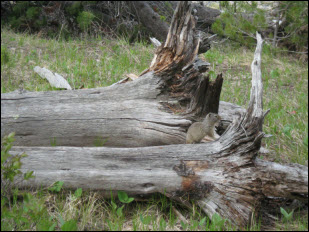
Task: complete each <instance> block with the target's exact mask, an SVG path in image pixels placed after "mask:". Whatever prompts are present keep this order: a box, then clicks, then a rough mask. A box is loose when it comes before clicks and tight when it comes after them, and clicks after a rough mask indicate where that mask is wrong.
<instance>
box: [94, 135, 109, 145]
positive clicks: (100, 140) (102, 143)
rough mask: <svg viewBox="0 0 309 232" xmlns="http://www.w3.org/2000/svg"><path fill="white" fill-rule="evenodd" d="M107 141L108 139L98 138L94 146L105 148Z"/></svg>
mask: <svg viewBox="0 0 309 232" xmlns="http://www.w3.org/2000/svg"><path fill="white" fill-rule="evenodd" d="M106 141H107V138H106V139H104V138H103V137H100V136H97V137H96V138H95V140H94V146H96V147H103V146H104V144H105V143H106Z"/></svg>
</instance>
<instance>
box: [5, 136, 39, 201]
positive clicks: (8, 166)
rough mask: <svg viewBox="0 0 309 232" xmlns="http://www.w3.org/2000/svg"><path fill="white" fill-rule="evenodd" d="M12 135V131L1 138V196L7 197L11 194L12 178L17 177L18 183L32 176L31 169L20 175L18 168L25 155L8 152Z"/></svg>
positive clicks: (12, 139) (12, 138) (11, 142)
mask: <svg viewBox="0 0 309 232" xmlns="http://www.w3.org/2000/svg"><path fill="white" fill-rule="evenodd" d="M14 136H15V133H14V132H13V133H10V134H9V135H8V136H5V137H4V138H3V141H2V143H1V197H5V198H7V199H9V198H10V196H11V195H12V189H13V183H14V179H17V183H18V182H20V181H23V180H29V179H30V178H33V177H34V176H33V171H28V172H26V173H24V174H23V175H22V172H21V171H20V170H19V169H20V168H21V165H22V162H21V159H22V158H24V157H26V156H27V155H26V154H25V153H23V154H21V155H11V154H10V153H9V150H10V149H11V147H12V145H13V142H14V140H15V139H14ZM17 183H15V184H17Z"/></svg>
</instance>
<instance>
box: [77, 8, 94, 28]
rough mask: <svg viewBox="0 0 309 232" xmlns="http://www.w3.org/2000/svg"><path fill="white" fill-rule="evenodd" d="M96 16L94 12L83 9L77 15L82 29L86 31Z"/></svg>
mask: <svg viewBox="0 0 309 232" xmlns="http://www.w3.org/2000/svg"><path fill="white" fill-rule="evenodd" d="M94 17H95V16H94V14H92V13H91V12H88V11H83V12H81V13H79V14H78V16H77V23H78V26H79V27H80V29H82V30H83V31H86V30H87V29H88V28H89V26H90V24H91V23H92V20H93V19H94Z"/></svg>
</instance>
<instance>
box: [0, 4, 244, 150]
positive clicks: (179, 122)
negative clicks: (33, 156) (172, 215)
mask: <svg viewBox="0 0 309 232" xmlns="http://www.w3.org/2000/svg"><path fill="white" fill-rule="evenodd" d="M181 9H182V8H181ZM176 13H177V11H176ZM198 48H199V37H198V36H197V33H196V31H195V20H194V18H193V17H192V16H191V8H190V9H188V8H186V11H184V10H182V12H179V13H178V14H175V16H174V18H173V21H172V25H171V28H170V31H169V34H168V37H167V40H166V43H165V44H162V46H160V47H159V48H158V50H157V52H156V54H155V57H154V59H153V62H152V64H151V66H150V68H149V69H148V70H147V71H146V72H144V74H143V75H141V76H140V77H139V78H138V79H137V80H134V81H132V82H127V83H125V84H118V85H113V86H109V87H105V88H96V89H82V90H72V91H61V92H59V91H51V92H22V93H21V92H18V91H17V92H16V91H15V92H12V93H4V94H1V137H3V136H5V135H7V134H9V133H10V132H12V131H14V132H15V133H16V136H15V139H16V145H18V146H23V145H27V146H50V145H58V146H95V145H96V144H98V143H99V144H103V143H104V146H111V147H140V146H152V145H167V144H182V143H184V141H185V136H186V130H187V129H188V127H189V126H190V125H191V124H192V122H195V121H197V120H201V119H202V118H203V117H205V116H206V114H207V113H208V112H215V113H218V112H219V114H220V115H221V116H222V118H223V120H222V126H221V128H219V130H220V131H221V132H222V131H224V129H225V128H226V127H227V125H228V124H229V123H230V122H231V121H232V120H233V118H234V117H238V116H239V115H240V113H242V112H244V109H242V108H241V107H239V106H236V105H233V104H231V103H226V102H220V107H219V98H220V93H221V87H222V82H223V78H222V75H219V76H218V77H217V79H216V80H214V81H210V78H209V76H204V75H203V73H204V72H206V71H207V70H208V66H209V63H207V62H203V61H201V60H199V59H198V58H197V52H198ZM98 141H99V142H98Z"/></svg>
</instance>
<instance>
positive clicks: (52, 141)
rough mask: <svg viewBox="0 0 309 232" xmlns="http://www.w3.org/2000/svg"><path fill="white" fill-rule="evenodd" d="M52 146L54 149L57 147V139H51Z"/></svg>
mask: <svg viewBox="0 0 309 232" xmlns="http://www.w3.org/2000/svg"><path fill="white" fill-rule="evenodd" d="M50 145H51V146H52V147H55V146H56V138H55V137H52V138H51V139H50Z"/></svg>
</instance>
